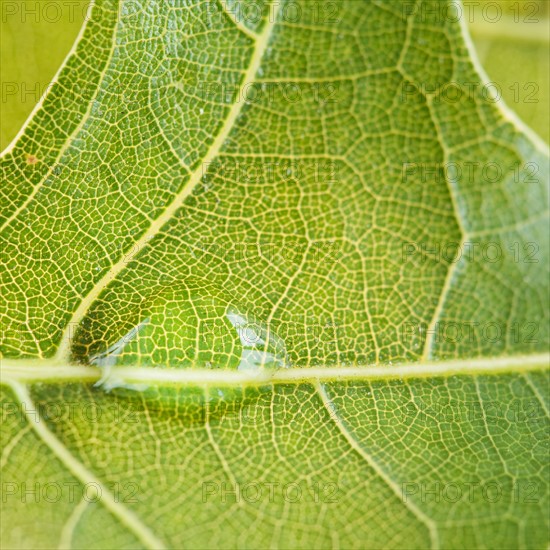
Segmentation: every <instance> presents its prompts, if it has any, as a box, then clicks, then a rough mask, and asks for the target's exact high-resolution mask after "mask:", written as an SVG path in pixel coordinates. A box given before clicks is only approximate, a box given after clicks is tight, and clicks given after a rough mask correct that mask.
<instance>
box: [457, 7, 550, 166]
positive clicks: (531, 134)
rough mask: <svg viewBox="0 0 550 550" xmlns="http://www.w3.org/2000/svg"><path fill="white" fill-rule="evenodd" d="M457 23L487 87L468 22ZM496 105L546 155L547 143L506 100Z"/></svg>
mask: <svg viewBox="0 0 550 550" xmlns="http://www.w3.org/2000/svg"><path fill="white" fill-rule="evenodd" d="M458 24H459V25H460V30H461V31H462V38H463V39H464V44H465V46H466V49H467V50H468V56H469V59H470V61H471V62H472V65H473V66H474V69H475V71H476V73H477V75H478V76H479V77H480V81H481V82H480V84H482V85H483V87H485V88H487V87H488V85H489V84H490V83H491V80H490V78H489V76H488V75H487V73H486V72H485V69H484V68H483V65H482V64H481V62H480V61H479V58H478V56H477V51H476V47H475V46H474V43H473V41H472V37H471V36H470V30H469V29H468V23H467V21H466V18H465V17H459V18H458ZM497 104H498V107H497V109H499V110H500V113H501V114H502V117H503V118H504V119H505V120H507V121H508V122H510V123H511V124H512V125H513V126H515V128H516V129H517V130H518V131H519V132H522V133H523V134H525V135H526V136H527V137H528V138H529V139H530V140H531V141H532V142H533V145H534V146H535V149H537V150H538V151H539V153H542V154H543V155H545V156H548V154H549V149H548V144H547V143H546V142H545V141H544V140H543V139H542V138H541V137H540V136H539V135H538V134H537V133H536V132H535V131H534V130H533V129H532V128H531V127H530V126H528V125H527V124H525V122H523V120H521V118H520V117H519V116H518V115H517V114H516V113H515V112H514V111H513V110H512V109H510V107H508V105H507V104H506V102H505V101H504V100H503V99H502V98H500V100H499V101H498V102H497Z"/></svg>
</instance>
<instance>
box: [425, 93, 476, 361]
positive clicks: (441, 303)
mask: <svg viewBox="0 0 550 550" xmlns="http://www.w3.org/2000/svg"><path fill="white" fill-rule="evenodd" d="M426 105H427V108H428V111H429V113H430V117H431V119H432V122H433V125H434V128H435V130H436V132H437V137H438V140H439V142H440V143H441V149H442V151H443V157H444V158H443V161H444V164H445V165H448V162H449V152H448V150H447V146H446V145H445V141H444V139H443V135H442V134H441V128H440V127H439V123H438V121H437V117H436V115H435V112H434V109H433V105H432V100H431V98H429V97H426ZM445 181H446V183H447V189H448V191H449V196H450V198H451V203H452V205H453V211H454V215H455V218H456V222H457V224H458V227H459V230H460V244H459V248H458V250H462V249H463V248H464V246H465V243H466V239H467V238H468V236H467V235H468V233H467V231H466V227H465V225H464V223H463V221H462V218H463V215H462V213H461V212H460V207H459V205H458V200H457V195H458V190H457V189H455V187H454V185H453V184H452V182H451V180H450V179H449V178H448V177H447V175H446V174H445ZM461 263H463V259H462V257H461V258H460V260H459V261H455V262H453V263H451V265H450V266H449V269H448V270H447V275H446V277H445V282H444V283H443V288H442V289H441V294H440V295H439V300H438V302H437V306H436V308H435V310H434V313H433V316H432V319H431V321H430V324H429V326H428V329H427V331H426V342H425V343H424V350H423V352H422V360H424V361H426V360H428V359H431V357H432V348H433V344H434V338H435V334H436V330H435V327H436V325H437V323H438V321H439V319H440V318H441V314H442V313H443V308H444V307H445V304H446V303H447V297H448V296H449V292H450V291H451V288H452V286H453V282H454V280H455V275H456V272H457V269H458V266H459V264H461Z"/></svg>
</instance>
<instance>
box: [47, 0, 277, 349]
mask: <svg viewBox="0 0 550 550" xmlns="http://www.w3.org/2000/svg"><path fill="white" fill-rule="evenodd" d="M281 5H282V2H280V3H278V4H277V6H276V7H275V9H274V13H273V17H272V19H271V20H270V21H269V24H267V25H266V27H265V29H264V31H263V32H262V34H261V35H260V36H259V38H258V41H257V43H256V46H255V49H254V53H253V55H252V58H251V61H250V65H249V67H248V69H247V71H246V73H245V76H244V79H243V83H242V85H241V89H240V93H239V94H238V95H237V97H241V93H242V90H243V89H244V87H245V86H247V85H248V84H249V83H250V82H253V81H254V77H255V76H256V73H257V72H258V69H259V68H260V65H261V62H262V58H263V56H264V52H265V50H266V49H267V45H268V42H269V39H270V38H271V33H272V31H273V28H274V27H275V23H276V21H277V14H278V12H279V10H280V8H281ZM245 103H246V102H244V101H238V102H235V103H233V105H232V106H231V109H230V110H229V114H228V117H227V119H226V121H225V124H224V126H223V128H222V130H221V131H220V132H219V133H218V135H217V137H216V139H215V140H214V142H213V143H212V145H211V146H210V148H209V150H208V152H207V153H206V156H205V157H204V159H203V162H202V163H201V165H199V166H198V167H197V168H196V170H195V171H194V172H193V173H192V174H191V176H190V178H189V181H188V182H187V184H186V185H185V186H184V187H183V189H182V190H181V191H180V192H179V193H178V194H177V195H176V196H175V197H174V200H173V201H172V202H171V203H170V204H169V205H168V206H167V207H166V209H165V210H164V212H163V213H162V214H161V215H160V216H159V217H158V218H157V219H156V220H154V221H153V222H152V223H151V225H150V226H149V228H148V229H147V230H146V231H145V233H143V235H142V236H141V237H140V238H139V239H138V240H137V241H136V242H135V243H134V244H133V245H132V246H131V247H130V248H129V251H132V250H136V247H137V250H141V249H142V248H143V247H144V246H145V245H146V244H147V242H148V241H149V240H150V239H151V238H152V237H153V236H154V235H155V234H157V233H158V232H159V231H160V230H161V229H162V227H163V226H164V225H165V224H166V223H168V222H169V221H170V219H171V218H172V216H173V215H174V214H175V212H176V211H177V210H178V208H180V206H181V205H182V204H183V202H184V201H185V199H186V198H187V197H188V196H189V195H190V194H191V192H192V191H193V189H194V188H195V187H196V185H197V184H198V183H199V182H200V181H201V179H202V176H203V167H204V165H205V164H209V163H210V162H212V161H213V160H214V159H215V158H216V157H217V156H218V154H219V153H220V151H221V149H222V147H223V145H224V142H225V140H226V139H227V137H228V136H229V133H230V132H231V130H232V128H233V126H234V124H235V122H236V120H237V118H238V117H239V115H240V113H241V110H242V108H243V106H244V104H245ZM128 253H129V252H125V253H124V254H122V256H121V258H120V260H119V261H118V262H117V263H115V264H114V265H113V266H112V268H111V269H110V270H109V271H108V272H107V273H106V274H105V275H104V276H103V277H102V278H101V279H100V280H99V281H98V282H97V283H96V284H95V286H94V287H93V288H92V290H90V292H89V293H88V294H87V295H86V297H85V298H84V300H82V302H80V305H79V306H78V308H77V309H76V311H75V312H74V314H73V315H72V317H71V319H70V321H69V322H68V324H67V327H66V329H65V332H64V333H63V337H62V340H61V343H60V345H59V348H58V350H57V353H56V355H55V357H56V358H57V359H65V360H68V359H69V358H70V347H71V334H72V327H73V326H76V325H78V324H79V323H80V321H82V319H83V318H84V317H85V315H86V313H87V312H88V310H89V308H90V306H91V305H92V304H93V302H94V301H95V300H96V299H97V298H98V296H99V295H100V294H101V292H102V291H103V290H104V289H105V288H106V287H107V285H108V284H109V283H110V282H111V281H112V280H113V279H115V278H116V277H117V276H118V275H119V274H120V272H121V271H122V270H123V269H124V268H125V267H126V265H127V262H126V261H125V259H126V257H127V255H128Z"/></svg>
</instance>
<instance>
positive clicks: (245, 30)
mask: <svg viewBox="0 0 550 550" xmlns="http://www.w3.org/2000/svg"><path fill="white" fill-rule="evenodd" d="M218 2H219V4H220V7H221V8H222V10H223V13H224V14H225V15H226V16H227V17H228V19H229V20H230V21H231V22H232V23H233V25H235V27H237V29H239V31H240V32H242V33H243V34H245V35H246V36H248V38H250V39H252V40H254V41H255V40H256V39H257V38H258V33H256V32H254V31H253V30H252V29H249V28H248V27H246V26H245V25H243V24H242V22H241V21H240V20H239V16H238V15H237V14H236V13H235V12H232V11H231V10H230V9H229V7H228V5H227V0H218ZM236 6H238V7H240V5H239V4H236Z"/></svg>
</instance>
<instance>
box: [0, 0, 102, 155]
mask: <svg viewBox="0 0 550 550" xmlns="http://www.w3.org/2000/svg"><path fill="white" fill-rule="evenodd" d="M95 2H96V0H90V3H89V5H88V8H87V10H86V17H85V18H84V22H83V24H82V27H80V31H79V32H78V36H77V37H76V39H75V41H74V42H73V45H72V46H71V49H70V50H69V53H68V54H67V55H66V56H65V59H64V60H63V62H62V63H61V65H60V67H59V69H58V70H57V72H56V73H55V75H54V77H53V78H52V80H51V82H50V83H49V84H48V87H47V88H46V91H45V93H44V94H43V95H42V96H41V97H40V99H39V100H38V103H37V104H36V105H35V106H34V109H33V110H32V111H31V114H30V115H29V116H28V117H27V120H25V122H24V123H23V126H21V128H20V130H19V132H17V135H16V136H15V137H14V138H13V139H12V140H11V142H10V143H9V145H8V146H7V147H6V148H5V149H4V150H3V151H2V152H1V153H0V159H1V158H2V157H4V156H6V155H8V154H9V153H10V152H11V151H12V149H13V148H14V147H15V144H16V143H17V142H18V141H19V138H21V136H22V135H23V134H24V133H25V130H26V129H27V127H28V125H29V124H30V123H31V121H32V119H33V118H34V115H35V114H36V113H37V112H38V111H39V110H40V109H42V106H43V105H44V101H46V98H47V97H48V95H49V94H50V92H51V90H52V88H53V84H57V82H58V80H59V76H60V75H61V73H62V72H63V70H64V69H65V67H66V66H67V63H68V62H69V59H70V58H71V57H72V56H73V55H74V53H75V52H76V49H77V46H78V44H79V43H80V41H81V40H82V37H83V36H84V33H85V32H86V28H87V26H88V21H90V20H91V14H92V11H93V8H94V6H95Z"/></svg>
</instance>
